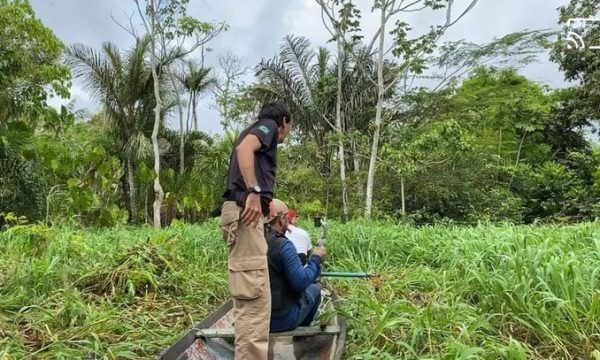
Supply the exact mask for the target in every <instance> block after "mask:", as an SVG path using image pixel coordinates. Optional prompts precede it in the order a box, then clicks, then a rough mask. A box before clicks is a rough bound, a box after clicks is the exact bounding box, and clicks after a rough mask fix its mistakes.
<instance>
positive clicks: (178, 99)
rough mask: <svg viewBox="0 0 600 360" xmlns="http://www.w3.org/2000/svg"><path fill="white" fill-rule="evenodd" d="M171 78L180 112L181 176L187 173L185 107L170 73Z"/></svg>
mask: <svg viewBox="0 0 600 360" xmlns="http://www.w3.org/2000/svg"><path fill="white" fill-rule="evenodd" d="M169 76H170V78H171V84H173V90H175V96H176V98H177V111H178V112H179V174H180V175H183V173H184V172H185V151H184V148H185V131H184V128H183V106H182V105H181V95H180V93H179V90H177V87H176V86H175V78H174V77H173V73H171V72H169Z"/></svg>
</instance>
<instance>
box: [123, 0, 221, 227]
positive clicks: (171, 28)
mask: <svg viewBox="0 0 600 360" xmlns="http://www.w3.org/2000/svg"><path fill="white" fill-rule="evenodd" d="M134 2H135V4H136V6H137V9H138V14H139V16H140V18H141V19H142V22H143V24H144V28H145V29H146V32H147V33H148V34H149V36H150V48H151V51H150V59H151V69H152V79H153V85H154V86H153V87H154V99H155V108H154V126H153V130H152V148H153V152H154V171H155V175H156V176H155V178H154V194H155V197H154V203H153V205H152V207H153V219H154V227H155V228H160V226H161V223H160V210H161V204H162V201H163V198H164V191H163V189H162V186H161V184H160V151H159V144H158V132H159V129H160V124H161V121H162V117H161V114H162V107H163V103H162V102H163V99H162V98H161V91H160V76H161V74H162V73H163V72H165V71H168V66H169V63H166V64H164V65H165V66H166V67H164V68H163V67H162V66H161V65H163V64H162V62H161V61H162V59H177V58H182V57H184V56H186V55H188V54H190V53H191V52H193V51H194V50H195V49H196V48H198V47H199V46H201V45H203V44H205V43H206V42H207V41H208V40H209V39H212V37H214V36H215V35H216V34H218V33H219V32H220V31H221V30H222V29H223V28H224V27H225V25H224V24H220V25H219V26H215V24H212V23H208V22H202V21H199V20H197V19H194V18H193V17H190V16H188V15H187V14H186V11H187V5H188V3H189V0H144V3H145V4H146V6H145V10H142V7H141V6H140V2H139V0H134ZM189 37H194V38H195V39H196V41H195V43H194V46H192V47H191V48H188V49H185V50H184V49H183V43H184V42H185V39H186V38H189ZM199 39H203V40H199ZM174 54H176V55H174ZM180 122H181V121H180Z"/></svg>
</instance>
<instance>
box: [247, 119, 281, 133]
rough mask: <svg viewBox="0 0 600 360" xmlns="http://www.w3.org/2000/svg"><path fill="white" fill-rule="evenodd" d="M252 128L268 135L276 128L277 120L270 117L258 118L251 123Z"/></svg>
mask: <svg viewBox="0 0 600 360" xmlns="http://www.w3.org/2000/svg"><path fill="white" fill-rule="evenodd" d="M251 127H252V128H254V129H257V130H258V131H262V132H263V134H265V135H268V134H269V133H271V132H272V131H275V130H277V129H278V127H277V122H276V121H275V120H272V119H260V120H258V121H256V122H255V123H254V124H252V125H251Z"/></svg>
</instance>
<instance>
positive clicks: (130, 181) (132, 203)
mask: <svg viewBox="0 0 600 360" xmlns="http://www.w3.org/2000/svg"><path fill="white" fill-rule="evenodd" d="M127 187H128V188H129V222H130V223H135V221H136V215H137V204H136V198H135V180H134V178H133V160H132V159H131V155H127Z"/></svg>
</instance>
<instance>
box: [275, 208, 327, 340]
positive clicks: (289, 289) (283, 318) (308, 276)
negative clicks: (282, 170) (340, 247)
mask: <svg viewBox="0 0 600 360" xmlns="http://www.w3.org/2000/svg"><path fill="white" fill-rule="evenodd" d="M268 222H269V234H268V238H267V243H268V252H267V257H268V261H269V279H270V283H271V332H279V331H289V330H293V329H295V328H297V327H298V326H308V325H310V323H311V321H312V320H313V319H314V317H315V315H316V314H317V309H318V308H319V304H320V303H321V288H320V287H319V285H317V284H315V281H316V280H317V278H318V277H319V275H320V274H321V263H322V262H323V259H324V258H325V255H326V253H327V252H326V250H325V247H323V246H319V247H316V248H314V250H313V252H312V255H311V256H310V258H309V259H308V261H307V263H306V266H302V263H301V261H300V258H299V257H298V254H297V252H296V247H295V246H294V244H293V243H292V242H291V241H290V240H288V239H287V238H286V237H285V233H286V231H287V230H288V225H289V218H288V207H287V206H286V205H285V204H284V203H283V202H282V201H281V200H278V199H273V201H272V202H271V204H270V211H269V216H268Z"/></svg>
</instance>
